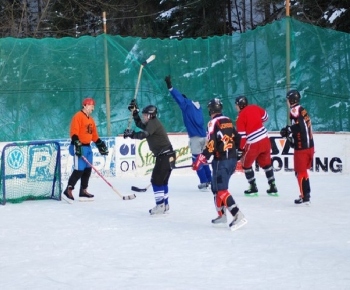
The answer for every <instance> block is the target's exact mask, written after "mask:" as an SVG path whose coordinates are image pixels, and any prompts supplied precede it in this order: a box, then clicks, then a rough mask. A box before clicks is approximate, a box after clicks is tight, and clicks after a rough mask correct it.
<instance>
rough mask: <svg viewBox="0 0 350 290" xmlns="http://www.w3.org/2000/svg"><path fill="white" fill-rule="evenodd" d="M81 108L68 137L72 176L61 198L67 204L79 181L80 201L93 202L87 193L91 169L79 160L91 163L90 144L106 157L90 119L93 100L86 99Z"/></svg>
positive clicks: (105, 149)
mask: <svg viewBox="0 0 350 290" xmlns="http://www.w3.org/2000/svg"><path fill="white" fill-rule="evenodd" d="M82 105H83V108H82V109H81V110H80V111H79V112H77V113H76V114H75V115H74V116H73V118H72V121H71V125H70V137H71V139H72V141H71V144H70V146H69V153H70V154H71V155H72V156H74V164H73V166H74V169H73V172H72V175H71V176H70V177H69V179H68V185H67V188H66V189H65V191H64V192H63V198H65V199H66V200H67V201H68V202H72V201H73V200H74V196H73V189H74V186H75V184H76V183H77V182H78V180H79V179H81V181H80V191H79V199H80V200H89V201H90V200H93V198H94V195H92V194H90V193H88V192H87V188H88V185H89V179H90V175H91V167H90V166H89V165H88V164H87V163H86V162H85V161H84V160H83V159H82V158H81V157H82V156H85V158H86V159H87V160H88V161H89V162H90V163H92V159H93V158H92V157H93V153H92V150H91V142H95V144H96V146H97V149H98V151H99V152H100V154H101V155H108V148H107V146H106V144H105V142H104V141H102V140H101V139H100V138H99V136H98V133H97V128H96V124H95V121H94V119H93V118H92V117H91V114H92V112H93V111H94V109H95V101H94V99H92V98H90V97H88V98H85V99H84V100H83V103H82Z"/></svg>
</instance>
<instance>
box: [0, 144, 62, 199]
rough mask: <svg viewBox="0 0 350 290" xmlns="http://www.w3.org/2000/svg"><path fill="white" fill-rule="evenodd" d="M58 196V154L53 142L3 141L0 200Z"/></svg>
mask: <svg viewBox="0 0 350 290" xmlns="http://www.w3.org/2000/svg"><path fill="white" fill-rule="evenodd" d="M40 199H56V200H60V199H61V154H60V145H59V143H58V142H55V141H35V142H32V141H31V142H19V143H11V144H7V145H6V146H5V147H4V148H3V150H2V154H1V179H0V202H1V204H5V203H6V202H11V203H19V202H23V201H25V200H40Z"/></svg>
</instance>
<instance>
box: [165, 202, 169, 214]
mask: <svg viewBox="0 0 350 290" xmlns="http://www.w3.org/2000/svg"><path fill="white" fill-rule="evenodd" d="M169 209H170V207H169V204H166V205H165V210H164V213H169Z"/></svg>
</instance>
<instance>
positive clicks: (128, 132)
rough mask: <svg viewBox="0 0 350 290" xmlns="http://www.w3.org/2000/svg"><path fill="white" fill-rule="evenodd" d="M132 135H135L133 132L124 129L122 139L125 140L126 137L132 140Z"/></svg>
mask: <svg viewBox="0 0 350 290" xmlns="http://www.w3.org/2000/svg"><path fill="white" fill-rule="evenodd" d="M134 134H135V132H134V130H131V129H125V131H124V139H126V138H128V137H129V138H131V139H134Z"/></svg>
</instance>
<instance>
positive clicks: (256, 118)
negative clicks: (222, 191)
mask: <svg viewBox="0 0 350 290" xmlns="http://www.w3.org/2000/svg"><path fill="white" fill-rule="evenodd" d="M235 104H236V109H237V111H238V117H237V121H236V128H237V131H238V133H239V134H240V135H241V142H240V146H239V149H238V152H237V153H238V158H239V159H240V160H241V164H242V167H243V170H244V174H245V177H246V178H247V180H248V182H249V184H250V188H249V189H247V190H245V191H244V193H245V194H246V195H250V196H254V195H257V194H258V187H257V185H256V181H255V176H254V170H253V167H252V166H253V163H254V161H256V162H257V163H258V164H259V166H260V167H261V168H262V169H263V170H264V171H265V175H266V178H267V181H268V183H269V186H270V188H269V189H268V190H266V192H267V193H268V194H269V195H271V196H277V195H278V191H277V187H276V184H275V177H274V172H273V167H272V162H271V143H270V139H269V137H268V135H267V130H266V128H265V127H264V125H263V123H264V122H266V121H267V119H268V114H267V112H266V110H264V109H263V108H261V107H259V106H257V105H253V104H252V105H248V100H247V98H246V97H245V96H239V97H237V98H236V101H235Z"/></svg>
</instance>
